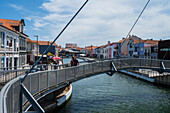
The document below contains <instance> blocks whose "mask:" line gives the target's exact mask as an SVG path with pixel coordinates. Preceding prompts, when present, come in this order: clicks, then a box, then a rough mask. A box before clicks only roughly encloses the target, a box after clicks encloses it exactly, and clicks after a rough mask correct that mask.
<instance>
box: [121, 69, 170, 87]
mask: <svg viewBox="0 0 170 113" xmlns="http://www.w3.org/2000/svg"><path fill="white" fill-rule="evenodd" d="M118 72H120V73H123V74H127V75H130V76H133V77H135V78H138V79H141V80H145V81H147V82H150V83H153V84H159V85H165V86H170V75H166V76H165V75H164V76H156V77H147V76H143V75H140V74H136V73H133V72H129V71H125V70H120V71H118Z"/></svg>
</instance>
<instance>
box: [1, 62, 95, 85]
mask: <svg viewBox="0 0 170 113" xmlns="http://www.w3.org/2000/svg"><path fill="white" fill-rule="evenodd" d="M93 62H94V61H93ZM84 63H87V62H86V61H81V62H79V64H80V65H81V64H84ZM89 63H91V62H89ZM66 67H69V64H62V65H56V64H39V65H37V66H36V67H35V69H34V70H33V71H32V73H33V72H37V71H46V70H56V69H61V68H66ZM13 68H14V67H12V68H11V69H13ZM30 68H31V65H30V66H23V67H18V68H17V69H13V70H10V69H9V68H8V69H9V70H7V68H5V69H6V70H0V85H3V84H6V83H7V82H9V81H10V80H12V79H14V78H16V77H18V76H21V75H24V74H25V73H26V72H27V71H28V70H29V69H30Z"/></svg>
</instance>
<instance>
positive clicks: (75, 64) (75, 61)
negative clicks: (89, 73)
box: [73, 56, 79, 66]
mask: <svg viewBox="0 0 170 113" xmlns="http://www.w3.org/2000/svg"><path fill="white" fill-rule="evenodd" d="M78 65H79V62H78V60H77V59H76V56H75V57H74V60H73V66H78Z"/></svg>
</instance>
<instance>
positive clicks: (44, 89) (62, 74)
mask: <svg viewBox="0 0 170 113" xmlns="http://www.w3.org/2000/svg"><path fill="white" fill-rule="evenodd" d="M127 69H152V70H156V71H158V72H160V73H163V72H170V61H165V60H153V59H127V58H121V59H110V60H103V61H95V62H90V63H85V64H82V65H79V66H75V67H62V69H54V67H52V68H51V70H47V71H39V72H35V73H30V74H29V75H28V76H27V77H26V79H25V81H24V82H23V83H21V80H20V78H22V77H23V76H24V75H23V76H20V77H17V78H15V79H13V80H11V81H10V82H8V83H7V84H6V85H5V86H4V87H3V88H2V90H1V96H0V113H17V112H20V111H24V112H28V110H29V108H30V106H33V107H34V109H35V110H36V111H37V112H41V113H43V112H44V110H43V108H42V107H41V106H40V105H39V104H38V102H37V100H39V99H40V98H41V97H43V96H45V95H47V94H49V93H51V92H53V91H54V90H56V89H57V88H58V87H60V86H61V85H64V84H68V83H70V82H74V81H76V80H79V79H82V78H86V77H88V76H91V75H95V74H100V73H113V72H116V71H119V70H127Z"/></svg>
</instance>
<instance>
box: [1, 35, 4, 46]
mask: <svg viewBox="0 0 170 113" xmlns="http://www.w3.org/2000/svg"><path fill="white" fill-rule="evenodd" d="M4 41H5V33H4V32H1V47H4Z"/></svg>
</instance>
